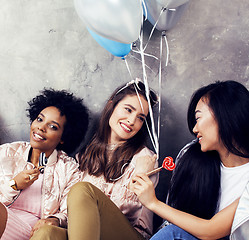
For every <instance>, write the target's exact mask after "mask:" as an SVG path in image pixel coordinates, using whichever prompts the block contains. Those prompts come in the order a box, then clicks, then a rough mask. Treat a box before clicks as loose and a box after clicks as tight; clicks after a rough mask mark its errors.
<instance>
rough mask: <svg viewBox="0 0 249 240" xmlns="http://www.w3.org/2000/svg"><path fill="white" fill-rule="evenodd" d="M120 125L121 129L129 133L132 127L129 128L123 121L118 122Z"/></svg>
mask: <svg viewBox="0 0 249 240" xmlns="http://www.w3.org/2000/svg"><path fill="white" fill-rule="evenodd" d="M120 126H121V127H122V129H123V130H124V131H125V132H127V133H130V132H131V131H132V128H130V127H129V126H128V125H126V124H125V123H120Z"/></svg>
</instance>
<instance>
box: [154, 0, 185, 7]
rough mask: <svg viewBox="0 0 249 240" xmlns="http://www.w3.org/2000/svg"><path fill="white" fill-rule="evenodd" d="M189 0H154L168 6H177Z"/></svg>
mask: <svg viewBox="0 0 249 240" xmlns="http://www.w3.org/2000/svg"><path fill="white" fill-rule="evenodd" d="M188 1H189V0H154V2H157V3H158V4H159V5H161V6H162V7H166V8H176V7H178V6H181V5H182V4H184V3H186V2H188Z"/></svg>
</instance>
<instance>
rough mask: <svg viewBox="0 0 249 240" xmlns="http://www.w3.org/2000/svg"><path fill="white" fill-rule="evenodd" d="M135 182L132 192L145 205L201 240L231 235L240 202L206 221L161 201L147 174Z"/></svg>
mask: <svg viewBox="0 0 249 240" xmlns="http://www.w3.org/2000/svg"><path fill="white" fill-rule="evenodd" d="M133 180H134V181H133V183H132V184H131V190H133V191H134V192H135V194H136V195H137V196H138V198H139V200H140V201H141V203H142V204H143V205H145V206H146V207H147V208H148V209H150V210H151V211H153V212H154V213H156V214H157V215H159V216H160V217H162V218H164V219H167V220H168V221H169V222H171V223H173V224H175V225H177V226H179V227H180V228H182V229H184V230H185V231H187V232H189V233H190V234H192V235H194V236H195V237H197V238H200V239H204V240H205V239H219V238H221V237H224V236H226V235H229V233H230V231H231V227H232V222H233V218H234V214H235V211H236V208H237V206H238V202H239V200H236V201H234V202H233V203H232V204H231V205H229V206H228V207H226V208H225V209H223V210H222V211H220V212H219V213H217V214H216V215H215V216H214V217H213V218H211V219H210V220H205V219H201V218H198V217H195V216H193V215H191V214H188V213H185V212H182V211H179V210H177V209H174V208H172V207H170V206H168V205H167V204H165V203H163V202H161V201H159V200H158V199H157V198H156V195H155V190H154V186H153V184H152V182H151V181H150V179H149V178H148V177H147V176H146V175H145V174H139V175H138V176H136V177H134V178H133Z"/></svg>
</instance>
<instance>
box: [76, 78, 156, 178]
mask: <svg viewBox="0 0 249 240" xmlns="http://www.w3.org/2000/svg"><path fill="white" fill-rule="evenodd" d="M140 84H141V82H140ZM137 92H138V93H139V95H140V96H141V97H144V98H145V99H147V98H146V94H145V91H143V90H142V89H139V88H137V87H136V85H135V84H130V85H128V86H125V85H123V86H121V87H119V88H117V89H116V90H115V91H114V93H113V94H112V95H111V97H110V98H109V100H108V102H107V104H106V106H105V107H104V110H103V112H102V114H101V116H100V121H99V126H98V129H97V131H96V133H95V135H94V136H93V138H92V140H91V142H90V144H89V145H88V146H87V147H86V149H81V150H80V151H79V160H80V163H81V164H80V169H81V171H87V172H88V173H89V174H90V175H94V176H100V175H102V174H103V175H104V177H105V179H106V180H107V181H108V182H111V181H112V179H117V178H119V177H120V176H121V175H122V172H123V170H124V168H126V167H127V166H128V165H129V163H130V161H131V159H132V157H133V156H134V154H136V153H138V152H139V151H140V150H141V149H142V148H143V147H144V146H145V145H146V139H147V127H146V124H143V126H142V128H141V129H140V131H139V132H138V133H137V134H136V135H135V136H133V137H132V138H130V139H128V140H127V141H126V142H124V143H123V144H122V145H120V146H118V147H117V148H116V149H115V150H114V152H113V153H112V154H111V156H110V159H108V156H107V145H108V139H109V136H110V133H111V129H110V126H109V119H110V117H111V115H112V113H113V111H114V109H115V107H116V106H117V104H118V103H119V102H120V101H121V100H122V99H124V98H125V97H126V96H134V95H137ZM150 98H151V97H150ZM152 100H153V99H151V102H152V105H153V101H152ZM148 115H149V114H148ZM146 121H147V123H148V126H150V125H151V124H150V118H149V116H147V117H146Z"/></svg>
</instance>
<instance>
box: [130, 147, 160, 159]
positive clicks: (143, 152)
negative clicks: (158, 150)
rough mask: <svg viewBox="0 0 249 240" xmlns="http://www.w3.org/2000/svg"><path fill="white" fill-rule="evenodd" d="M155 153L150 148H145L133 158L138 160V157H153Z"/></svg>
mask: <svg viewBox="0 0 249 240" xmlns="http://www.w3.org/2000/svg"><path fill="white" fill-rule="evenodd" d="M154 154H155V153H154V152H153V151H152V150H150V149H149V148H147V147H144V148H143V149H141V150H140V151H139V152H138V153H136V154H135V155H134V156H133V158H137V157H142V156H147V155H149V156H153V155H154Z"/></svg>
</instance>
